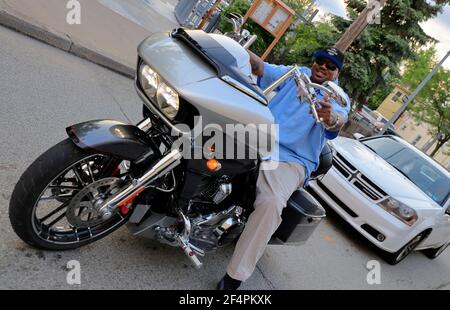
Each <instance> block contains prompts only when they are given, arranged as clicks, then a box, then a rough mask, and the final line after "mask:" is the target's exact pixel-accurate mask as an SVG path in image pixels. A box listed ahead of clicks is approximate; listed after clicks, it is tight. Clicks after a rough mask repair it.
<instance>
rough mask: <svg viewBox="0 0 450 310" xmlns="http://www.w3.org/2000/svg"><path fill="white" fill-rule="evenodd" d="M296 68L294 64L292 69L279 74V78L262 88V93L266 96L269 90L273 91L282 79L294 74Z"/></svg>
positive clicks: (284, 79)
mask: <svg viewBox="0 0 450 310" xmlns="http://www.w3.org/2000/svg"><path fill="white" fill-rule="evenodd" d="M296 70H297V67H296V66H294V67H292V69H290V70H289V71H288V72H286V73H285V74H283V75H282V76H280V78H279V79H278V80H276V81H275V82H273V83H272V84H270V85H269V87H267V88H266V89H264V95H266V96H268V95H269V94H270V93H271V92H273V91H274V89H275V88H277V87H278V86H280V85H281V84H282V83H283V82H284V81H286V80H287V79H288V78H290V77H292V75H293V74H294V72H295V71H296Z"/></svg>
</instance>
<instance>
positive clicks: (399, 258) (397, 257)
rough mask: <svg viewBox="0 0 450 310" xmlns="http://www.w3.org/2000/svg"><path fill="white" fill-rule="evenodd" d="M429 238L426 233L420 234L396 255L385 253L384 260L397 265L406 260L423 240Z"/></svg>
mask: <svg viewBox="0 0 450 310" xmlns="http://www.w3.org/2000/svg"><path fill="white" fill-rule="evenodd" d="M426 236H427V233H426V232H423V233H420V234H418V235H417V236H416V237H415V238H413V239H412V240H411V241H409V242H408V243H407V244H406V245H405V246H403V247H402V248H401V249H400V250H398V251H397V252H395V253H388V252H385V253H384V259H385V261H386V262H387V263H389V264H390V265H397V264H398V263H400V262H401V261H402V260H404V259H405V258H406V257H407V256H408V255H409V254H411V253H412V251H414V249H415V248H416V247H417V246H418V245H419V243H420V242H422V240H423V239H425V237H426Z"/></svg>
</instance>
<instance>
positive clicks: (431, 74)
mask: <svg viewBox="0 0 450 310" xmlns="http://www.w3.org/2000/svg"><path fill="white" fill-rule="evenodd" d="M449 56H450V51H448V52H447V55H445V56H444V58H442V60H441V61H440V62H439V63H438V64H437V65H436V67H434V69H433V70H432V71H431V72H430V73H428V75H427V77H426V78H425V79H424V80H423V81H422V82H421V83H420V85H419V86H417V88H416V89H415V90H414V92H413V93H412V94H411V96H408V100H406V102H405V103H404V104H403V105H402V106H401V107H400V109H399V110H398V111H397V112H395V113H394V115H393V116H392V118H391V119H390V120H389V122H387V123H386V124H385V125H384V127H383V129H382V130H381V132H380V133H379V134H380V135H383V134H384V133H385V132H386V130H387V129H388V127H389V126H390V125H391V124H394V123H395V122H396V121H397V119H398V118H399V117H400V115H402V113H403V112H405V110H406V108H407V107H408V105H409V104H410V103H411V102H412V101H413V100H414V99H415V98H416V96H417V95H418V94H419V92H420V91H421V90H422V88H423V87H424V86H425V85H426V84H427V83H428V81H429V80H431V78H432V77H433V75H435V74H436V72H437V71H438V70H439V68H440V67H441V66H442V64H443V63H444V62H445V60H446V59H447V58H448V57H449Z"/></svg>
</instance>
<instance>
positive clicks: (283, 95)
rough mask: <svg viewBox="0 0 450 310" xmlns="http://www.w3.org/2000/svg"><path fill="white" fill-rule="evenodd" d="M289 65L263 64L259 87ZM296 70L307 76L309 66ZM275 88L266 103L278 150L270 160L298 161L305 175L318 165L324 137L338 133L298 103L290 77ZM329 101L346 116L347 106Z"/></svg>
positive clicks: (267, 82) (305, 105) (319, 94)
mask: <svg viewBox="0 0 450 310" xmlns="http://www.w3.org/2000/svg"><path fill="white" fill-rule="evenodd" d="M290 68H292V67H287V66H277V65H272V64H268V63H264V76H263V77H260V78H258V85H259V87H261V88H262V89H265V88H267V87H268V86H270V84H272V83H273V82H275V81H276V80H277V79H278V78H279V77H281V76H282V75H283V74H284V73H286V72H287V71H288V70H289V69H290ZM299 70H300V71H301V72H303V73H305V74H306V75H308V76H309V77H311V69H309V68H306V67H300V68H299ZM335 82H337V81H335ZM275 91H276V92H277V94H276V96H275V97H274V98H273V99H272V101H271V102H270V103H269V109H270V110H271V111H272V114H273V116H274V118H275V123H276V124H277V125H278V129H279V131H278V146H279V149H278V151H277V152H276V153H274V154H272V155H271V157H270V159H271V160H276V161H280V162H294V163H299V164H301V165H303V166H304V167H305V169H306V175H307V177H309V176H310V175H311V173H312V172H314V171H315V170H317V168H318V166H319V157H320V154H321V152H322V149H323V147H324V145H325V143H326V141H327V139H330V140H331V139H334V138H336V137H337V135H338V133H337V132H331V131H328V130H326V129H325V127H324V126H323V125H322V124H317V123H316V122H315V119H314V116H313V115H312V114H310V107H309V105H308V103H306V102H301V101H300V100H299V99H298V97H297V85H296V83H295V80H294V78H290V79H288V80H287V81H285V82H284V83H283V84H282V85H280V86H279V87H278V88H277V89H276V90H275ZM317 98H319V99H322V98H323V94H322V92H321V91H317ZM331 102H332V104H333V109H334V110H335V111H336V112H338V113H340V114H341V115H342V117H344V118H345V119H347V118H348V114H349V112H350V106H347V107H345V108H344V107H341V106H340V105H338V104H337V103H336V102H335V101H334V100H331ZM349 102H350V101H349Z"/></svg>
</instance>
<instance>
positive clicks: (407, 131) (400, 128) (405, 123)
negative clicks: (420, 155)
mask: <svg viewBox="0 0 450 310" xmlns="http://www.w3.org/2000/svg"><path fill="white" fill-rule="evenodd" d="M395 128H396V130H397V132H398V134H399V135H400V136H401V137H402V138H403V139H405V140H406V141H408V142H409V143H411V144H412V145H414V146H415V147H417V148H418V149H420V150H422V151H424V152H425V153H426V154H428V155H429V154H431V152H432V151H433V150H434V147H435V145H436V137H433V136H431V135H430V134H429V130H430V126H429V125H428V124H427V123H418V122H417V121H416V120H415V119H414V118H413V117H412V116H411V114H409V113H408V111H406V112H405V113H403V115H402V116H401V117H400V118H399V119H398V121H397V122H396V123H395ZM446 153H450V143H447V144H445V145H444V146H442V147H441V149H440V150H439V151H438V152H437V153H436V155H435V156H434V157H433V158H434V159H435V160H436V161H437V162H438V163H440V164H441V165H442V166H443V167H444V168H446V169H447V170H449V171H450V156H449V155H448V154H446Z"/></svg>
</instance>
